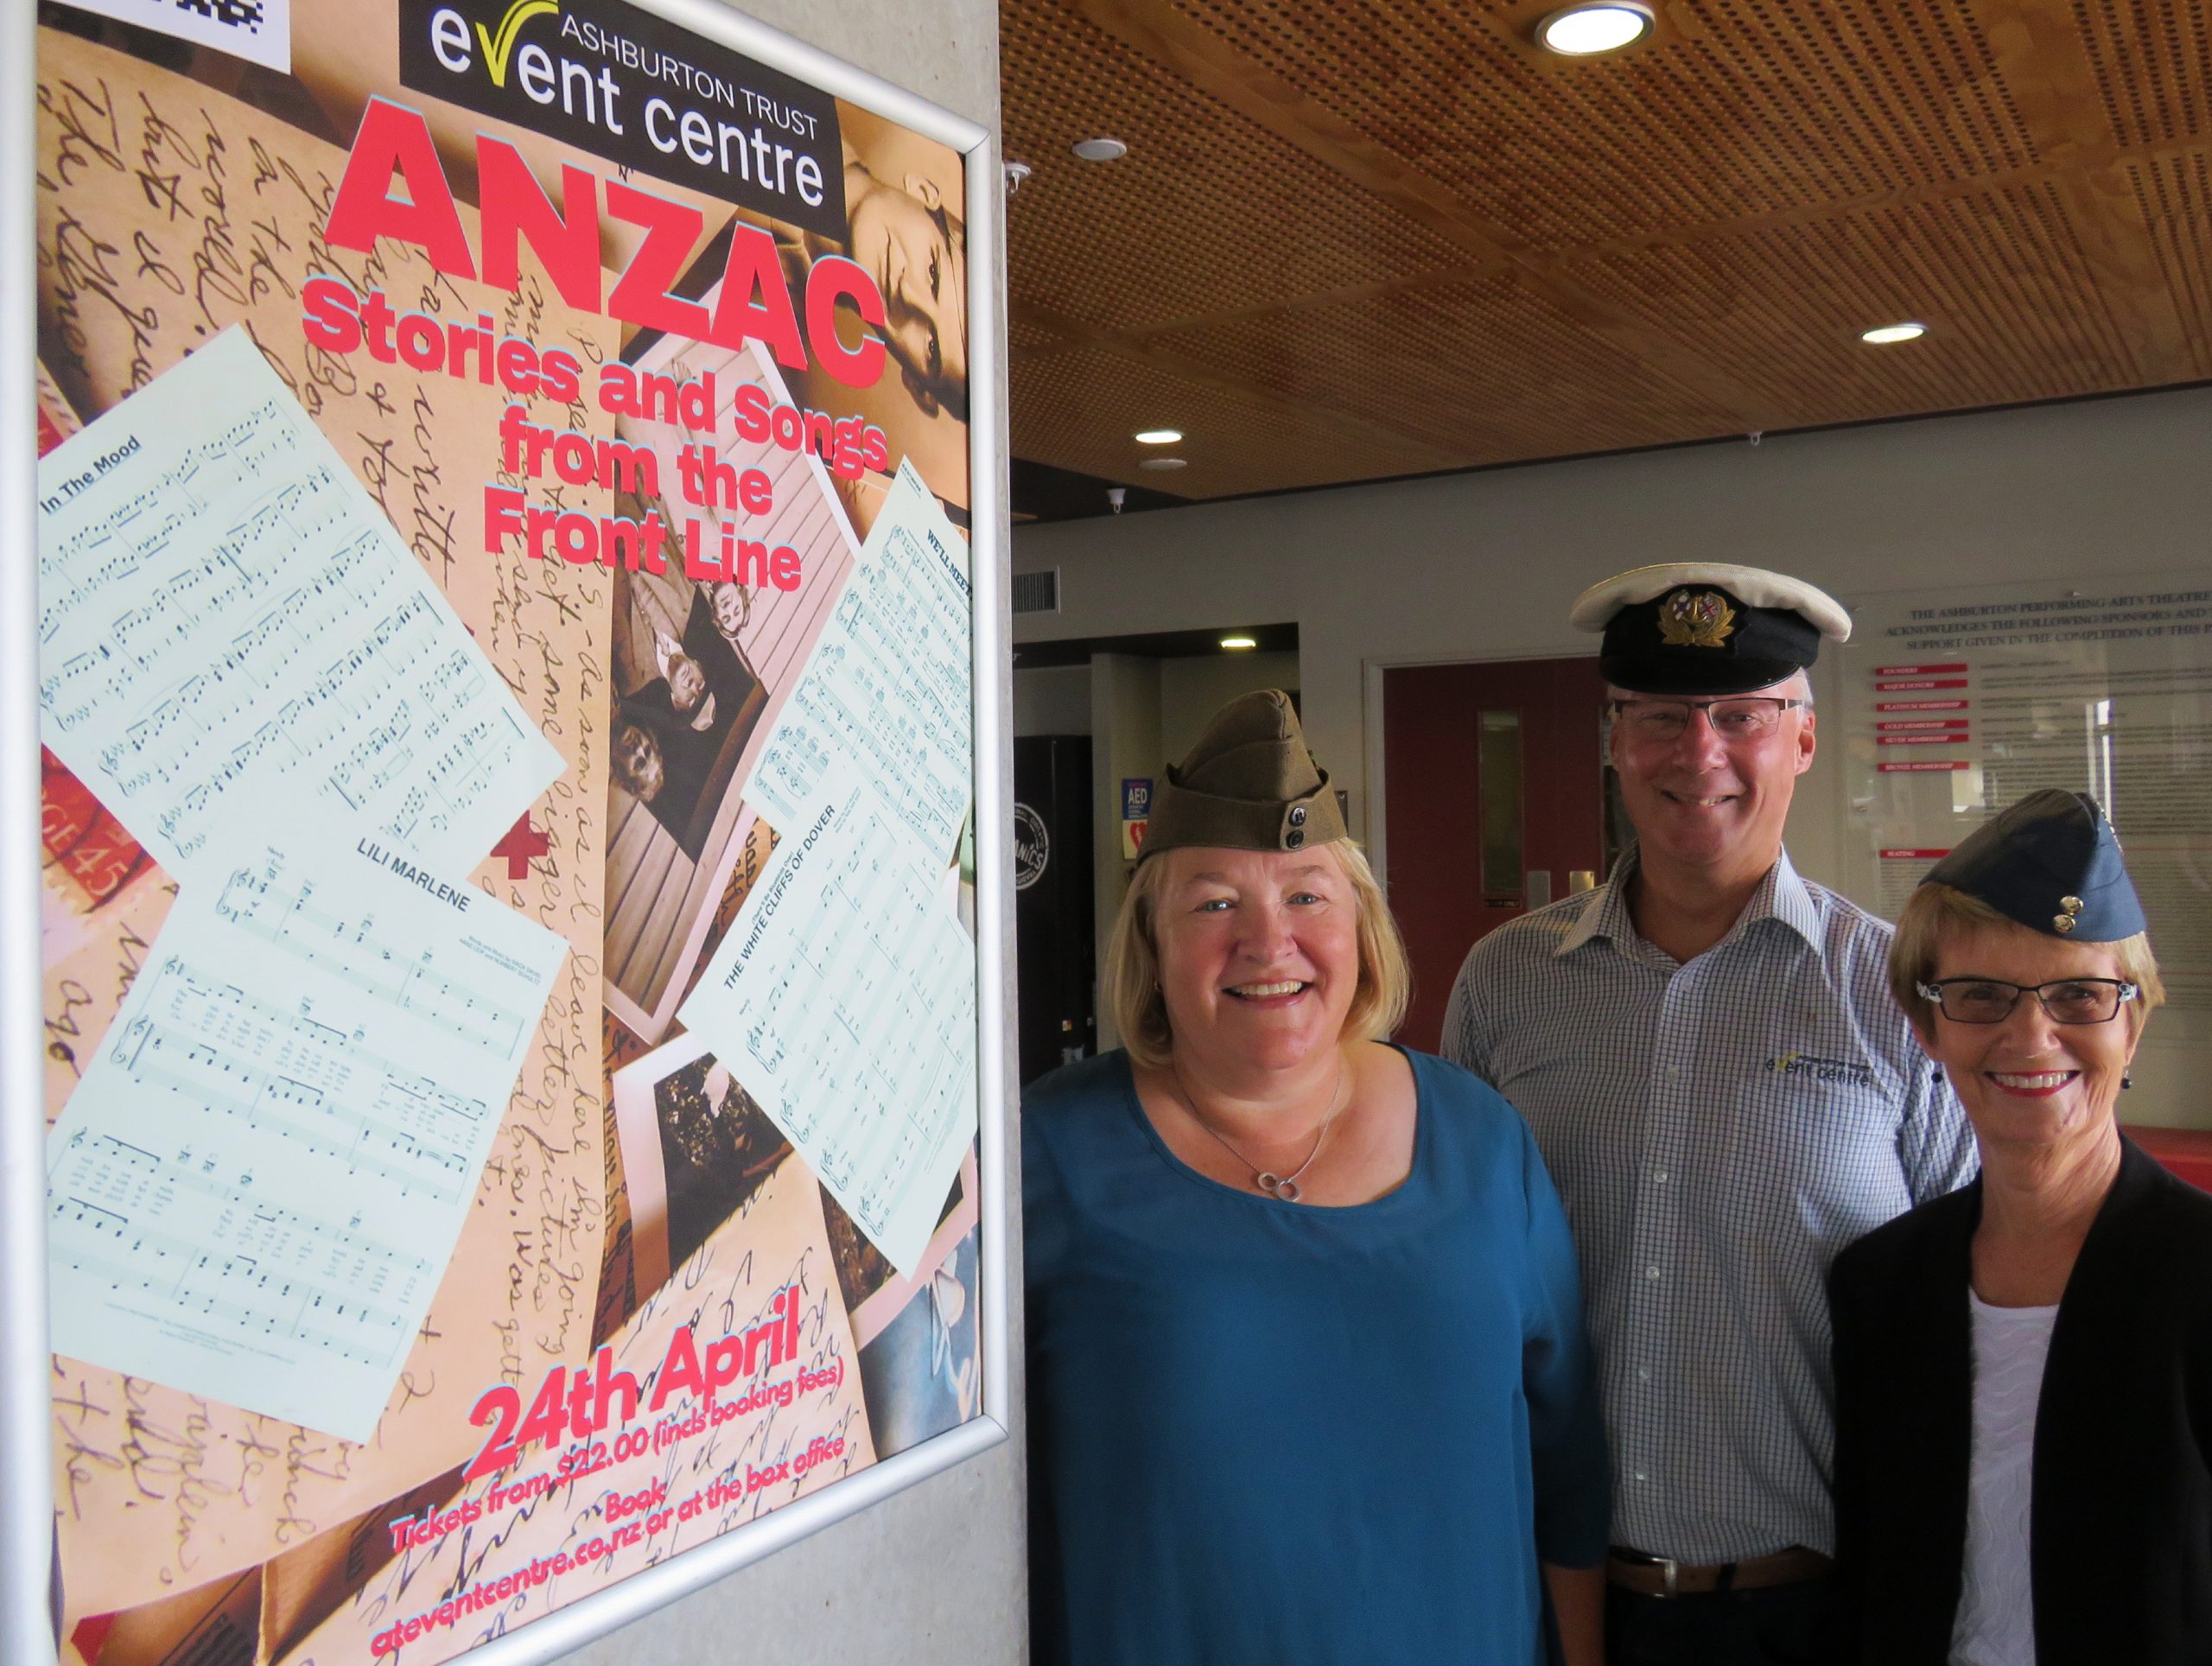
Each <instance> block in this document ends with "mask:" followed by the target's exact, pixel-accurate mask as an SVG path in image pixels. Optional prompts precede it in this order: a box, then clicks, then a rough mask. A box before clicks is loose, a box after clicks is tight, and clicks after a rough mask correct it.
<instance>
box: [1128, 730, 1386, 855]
mask: <svg viewBox="0 0 2212 1666" xmlns="http://www.w3.org/2000/svg"><path fill="white" fill-rule="evenodd" d="M1151 820H1152V824H1151V825H1150V826H1149V827H1147V829H1146V830H1145V839H1144V851H1143V855H1141V856H1140V857H1139V858H1138V860H1139V861H1140V862H1141V861H1142V860H1143V858H1144V856H1150V855H1154V854H1156V853H1158V852H1160V851H1162V850H1173V849H1175V848H1176V847H1177V846H1179V845H1192V844H1198V845H1211V846H1216V847H1219V848H1223V849H1230V850H1300V849H1305V848H1306V846H1308V845H1315V844H1327V843H1331V842H1332V841H1333V840H1337V839H1341V838H1344V837H1345V836H1347V835H1346V832H1345V828H1344V812H1343V811H1341V810H1339V809H1338V808H1337V795H1336V794H1335V793H1334V792H1332V791H1331V790H1330V787H1329V778H1328V775H1327V773H1325V772H1324V771H1323V770H1321V769H1320V768H1319V767H1318V766H1316V765H1315V764H1314V762H1313V754H1312V753H1310V752H1308V751H1307V750H1306V733H1305V731H1304V730H1303V729H1301V728H1299V726H1298V714H1297V713H1296V712H1295V711H1294V710H1292V709H1291V704H1290V696H1288V695H1287V694H1285V693H1283V692H1282V690H1280V689H1264V690H1261V691H1260V692H1259V693H1256V694H1247V695H1241V696H1238V697H1237V698H1236V699H1234V700H1232V701H1230V703H1228V704H1227V705H1225V706H1224V707H1223V708H1222V709H1220V710H1219V711H1217V712H1216V713H1215V714H1214V718H1213V722H1211V723H1209V724H1207V725H1206V732H1205V734H1202V735H1200V736H1199V737H1198V744H1197V745H1196V746H1194V747H1192V748H1191V751H1190V754H1189V755H1188V756H1187V757H1185V759H1184V760H1183V762H1182V765H1181V766H1180V767H1173V766H1171V767H1170V768H1169V770H1168V772H1167V779H1166V780H1165V781H1163V782H1162V783H1161V784H1160V787H1159V788H1158V790H1157V791H1155V792H1154V793H1153V795H1152V818H1151Z"/></svg>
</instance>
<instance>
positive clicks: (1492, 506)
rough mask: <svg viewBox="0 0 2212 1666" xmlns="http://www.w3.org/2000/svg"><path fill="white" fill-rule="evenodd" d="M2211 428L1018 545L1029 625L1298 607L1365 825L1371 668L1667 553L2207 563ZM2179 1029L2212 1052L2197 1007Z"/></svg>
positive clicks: (2140, 414)
mask: <svg viewBox="0 0 2212 1666" xmlns="http://www.w3.org/2000/svg"><path fill="white" fill-rule="evenodd" d="M2208 437H2212V390H2204V389H2194V390H2186V391H2176V392H2170V393H2153V394H2143V395H2137V396H2133V397H2126V398H2119V399H2106V400H2094V401H2087V402H2082V403H2079V404H2067V405H2046V406H2040V407H2036V408H2032V409H2028V410H2012V411H2000V412H1993V413H1989V414H1986V415H1980V416H1970V417H1939V418H1930V419H1928V420H1924V421H1919V422H1911V423H1890V424H1885V425H1882V426H1878V427H1871V428H1861V429H1843V430H1839V431H1835V432H1831V433H1826V434H1808V435H1802V436H1794V437H1792V436H1779V437H1770V438H1769V439H1767V440H1766V441H1764V443H1762V444H1760V445H1758V446H1757V447H1753V446H1751V445H1749V444H1747V443H1737V444H1730V445H1726V446H1700V447H1690V448H1681V449H1677V450H1672V451H1660V452H1648V453H1644V454H1641V455H1633V456H1621V457H1609V458H1595V459H1592V460H1589V461H1580V462H1569V463H1554V464H1547V465H1539V466H1534V467H1522V468H1510V469H1497V470H1493V471H1489V472H1485V473H1481V474H1461V475H1454V476H1449V477H1443V478H1438V479H1433V480H1418V481H1411V482H1404V483H1400V484H1397V485H1391V486H1354V487H1348V488H1343V489H1339V490H1334V491H1325V492H1313V493H1297V494H1294V495H1288V496H1283V497H1275V498H1262V499H1247V500H1245V501H1243V502H1238V503H1228V504H1220V505H1213V506H1199V507H1193V508H1188V509H1176V510H1164V511H1157V512H1148V513H1146V514H1143V515H1137V516H1127V517H1121V518H1110V519H1109V518H1100V519H1096V520H1086V521H1072V522H1061V523H1056V524H1050V525H1027V526H1024V527H1022V528H1020V529H1019V531H1018V533H1017V536H1016V542H1015V545H1014V566H1015V568H1016V569H1030V568H1033V567H1046V566H1053V565H1057V566H1058V568H1059V569H1060V611H1059V612H1058V614H1054V615H1052V616H1051V617H1050V618H1049V619H1024V620H1017V621H1016V629H1015V639H1016V640H1017V641H1030V640H1038V639H1045V638H1047V637H1052V636H1102V635H1114V634H1118V633H1130V632H1139V631H1166V630H1185V629H1201V628H1213V627H1219V626H1228V625H1235V624H1241V623H1243V622H1244V621H1246V620H1249V619H1252V618H1255V617H1260V616H1265V617H1268V618H1271V619H1283V618H1291V619H1294V620H1296V621H1297V624H1298V627H1299V662H1300V677H1301V681H1302V684H1303V689H1304V702H1303V703H1304V714H1305V723H1306V737H1307V739H1308V741H1310V742H1311V743H1312V745H1313V749H1314V751H1315V752H1316V753H1317V754H1319V755H1320V756H1321V757H1322V758H1323V759H1324V760H1325V763H1326V765H1327V766H1328V768H1329V770H1330V773H1331V774H1332V777H1333V778H1334V779H1335V780H1336V781H1337V783H1338V785H1340V786H1343V787H1345V788H1347V789H1349V790H1350V792H1351V817H1352V824H1353V827H1354V829H1355V830H1363V828H1365V827H1366V826H1367V824H1368V822H1369V817H1370V814H1371V809H1370V804H1369V803H1368V792H1367V790H1366V789H1367V785H1368V773H1369V771H1370V767H1377V766H1379V747H1373V746H1370V735H1371V734H1376V733H1377V732H1378V731H1376V729H1375V728H1373V725H1374V724H1375V722H1376V716H1377V714H1376V713H1375V712H1374V711H1371V710H1370V709H1369V706H1368V703H1367V700H1366V696H1365V681H1366V676H1367V671H1368V669H1369V668H1370V666H1374V665H1378V664H1384V663H1403V662H1407V661H1416V660H1421V659H1431V660H1450V659H1498V658H1530V657H1539V656H1549V655H1555V654H1568V653H1586V652H1592V651H1593V650H1594V646H1595V644H1594V640H1593V639H1592V638H1590V637H1587V636H1584V635H1582V634H1580V633H1577V632H1575V631H1573V630H1572V629H1570V628H1569V627H1568V626H1567V605H1568V603H1569V602H1570V601H1572V600H1573V597H1574V596H1575V595H1576V594H1577V593H1578V592H1580V590H1581V589H1583V588H1585V587H1586V586H1587V585H1589V584H1592V583H1594V582H1597V581H1598V580H1599V579H1601V578H1604V577H1605V576H1606V575H1609V574H1611V573H1615V572H1618V571H1619V570H1621V569H1624V568H1627V567H1632V566H1637V565H1640V564H1642V563H1646V562H1658V561H1684V560H1693V559H1706V560H1718V561H1740V562H1747V563H1752V564H1755V565H1760V566H1770V567H1777V568H1782V569H1786V570H1788V571H1789V572H1792V573H1796V574H1797V575H1801V576H1802V577H1804V578H1806V579H1808V580H1810V581H1811V582H1814V583H1815V584H1819V585H1821V586H1822V587H1823V588H1827V589H1829V590H1831V591H1834V592H1835V593H1837V594H1839V595H1845V596H1860V595H1869V594H1873V593H1878V592H1883V591H1891V590H1908V589H1922V588H1929V587H1931V586H1939V585H1948V584H1959V583H1966V582H1974V581H1975V580H1976V579H1981V578H1986V579H1993V580H2006V581H2018V580H2027V579H2038V580H2052V579H2065V578H2070V577H2074V576H2076V575H2082V574H2085V573H2091V572H2098V571H2103V572H2130V573H2164V572H2173V573H2182V572H2190V573H2194V574H2196V575H2202V574H2203V573H2204V572H2205V571H2206V570H2207V569H2208V568H2212V522H2209V521H2208V519H2207V518H2206V517H2205V515H2204V514H2203V512H2202V507H2201V503H2200V499H2201V488H2200V487H2199V486H2197V485H2196V482H2197V481H2198V480H2200V479H2201V477H2202V474H2203V473H2204V470H2205V467H2206V461H2207V452H2208V445H2207V441H2208ZM1821 669H1822V671H1824V672H1827V673H1830V675H1829V676H1828V677H1823V679H1822V682H1823V686H1822V687H1821V690H1820V692H1821V696H1822V699H1823V703H1825V704H1827V705H1828V706H1829V707H1830V709H1835V708H1836V707H1837V706H1839V705H1840V692H1841V691H1840V688H1838V687H1837V686H1835V685H1834V682H1833V675H1832V674H1833V670H1834V668H1833V667H1832V666H1824V667H1822V668H1821ZM1840 790H1841V789H1840V748H1837V749H1834V751H1832V753H1831V754H1829V755H1828V756H1827V757H1825V758H1822V759H1821V760H1818V761H1816V763H1815V766H1814V769H1813V771H1812V772H1811V773H1809V774H1808V775H1807V776H1806V777H1805V779H1803V781H1802V783H1801V784H1800V785H1799V788H1798V796H1797V802H1796V808H1795V809H1794V810H1793V811H1792V813H1791V819H1790V835H1789V838H1790V849H1791V853H1792V855H1793V856H1794V857H1795V858H1796V861H1797V862H1798V864H1799V866H1800V867H1801V868H1803V869H1804V870H1805V871H1806V872H1807V873H1808V874H1810V875H1812V876H1813V877H1815V878H1817V879H1821V880H1823V881H1827V882H1830V883H1838V884H1840V882H1841V878H1842V875H1841V868H1842V854H1843V852H1842V845H1841V840H1842V825H1843V814H1842V803H1841V798H1840ZM2161 1039H2163V1043H2164V1046H2165V1047H2166V1048H2167V1049H2168V1050H2171V1049H2174V1048H2176V1047H2177V1046H2183V1045H2184V1044H2186V1045H2187V1046H2190V1047H2191V1048H2193V1049H2194V1051H2195V1057H2196V1059H2197V1061H2198V1062H2199V1063H2200V1065H2212V1042H2208V1041H2207V1040H2205V1039H2202V1038H2198V1037H2196V1036H2195V1035H2193V1034H2192V1033H2190V1024H2189V1021H2188V1020H2186V1019H2184V1018H2182V1017H2181V1016H2180V1015H2179V1014H2175V1015H2173V1019H2172V1021H2168V1022H2166V1023H2165V1024H2164V1026H2163V1029H2162V1030H2154V1031H2153V1040H2154V1041H2155V1040H2161ZM2200 1079H2201V1078H2200ZM2138 1081H2139V1089H2138V1091H2137V1092H2136V1093H2135V1094H2134V1095H2133V1096H2132V1097H2131V1103H2130V1105H2129V1108H2128V1109H2129V1114H2130V1116H2133V1117H2138V1118H2140V1119H2142V1120H2171V1121H2190V1120H2203V1121H2207V1122H2212V1104H2205V1105H2202V1106H2201V1107H2200V1106H2199V1105H2198V1104H2197V1103H2196V1097H2195V1096H2189V1097H2186V1098H2184V1097H2183V1095H2182V1092H2181V1089H2180V1085H2179V1083H2180V1078H2179V1074H2178V1072H2177V1071H2175V1070H2172V1069H2168V1068H2161V1069H2158V1070H2156V1071H2153V1072H2152V1081H2151V1082H2150V1083H2148V1084H2145V1082H2144V1078H2143V1075H2142V1073H2140V1072H2139V1077H2138ZM2146 1088H2147V1090H2148V1091H2145V1089H2146Z"/></svg>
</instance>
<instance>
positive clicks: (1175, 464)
mask: <svg viewBox="0 0 2212 1666" xmlns="http://www.w3.org/2000/svg"><path fill="white" fill-rule="evenodd" d="M1189 461H1190V459H1189V458H1187V457H1147V458H1146V459H1145V460H1144V461H1142V462H1141V463H1139V464H1138V465H1137V467H1139V468H1150V469H1161V468H1180V467H1183V466H1184V465H1185V464H1186V463H1187V462H1189Z"/></svg>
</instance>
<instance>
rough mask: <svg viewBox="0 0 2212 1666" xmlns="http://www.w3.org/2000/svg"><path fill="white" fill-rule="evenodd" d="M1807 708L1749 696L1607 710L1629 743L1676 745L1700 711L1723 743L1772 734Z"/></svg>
mask: <svg viewBox="0 0 2212 1666" xmlns="http://www.w3.org/2000/svg"><path fill="white" fill-rule="evenodd" d="M1810 704H1812V702H1811V701H1809V700H1782V699H1777V698H1775V697H1774V696H1770V695H1751V696H1744V697H1742V698H1739V699H1734V700H1697V701H1692V700H1616V701H1614V702H1613V703H1612V706H1611V710H1612V713H1613V716H1614V719H1615V721H1616V722H1618V723H1619V724H1620V726H1621V728H1622V731H1623V733H1624V734H1627V736H1628V737H1629V738H1630V740H1632V741H1679V740H1680V739H1681V737H1682V733H1683V731H1684V730H1686V729H1688V728H1689V726H1690V725H1691V724H1692V723H1693V722H1695V721H1696V719H1695V718H1694V716H1693V715H1692V714H1693V713H1695V712H1700V711H1701V712H1703V713H1704V714H1705V721H1706V722H1708V723H1710V724H1712V725H1713V733H1714V734H1717V735H1719V737H1720V738H1721V739H1722V740H1723V741H1756V740H1758V738H1759V737H1760V736H1762V735H1765V734H1772V733H1774V726H1775V725H1776V724H1777V723H1779V722H1781V721H1782V714H1783V712H1785V711H1788V710H1789V709H1791V708H1792V707H1793V706H1809V705H1810Z"/></svg>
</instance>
